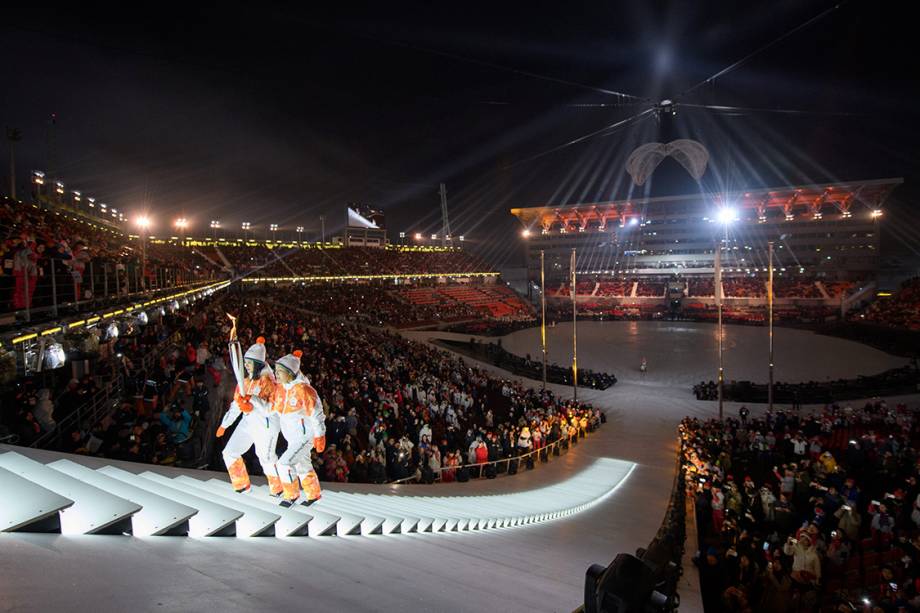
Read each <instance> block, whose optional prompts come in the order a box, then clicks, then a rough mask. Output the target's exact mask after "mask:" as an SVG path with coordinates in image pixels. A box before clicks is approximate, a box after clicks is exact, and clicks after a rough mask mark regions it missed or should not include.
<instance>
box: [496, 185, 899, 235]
mask: <svg viewBox="0 0 920 613" xmlns="http://www.w3.org/2000/svg"><path fill="white" fill-rule="evenodd" d="M901 183H903V179H900V178H895V179H876V180H871V181H851V182H846V183H825V184H821V185H802V186H788V187H769V188H765V189H757V190H745V191H742V192H733V193H725V194H687V195H682V196H662V197H658V198H645V199H633V200H617V201H608V202H597V203H589V204H574V205H566V206H537V207H527V208H516V209H511V214H512V215H514V216H516V217H517V218H518V219H520V220H521V222H522V223H523V224H524V225H525V227H527V228H539V227H542V228H544V229H549V228H551V227H552V226H553V225H554V224H556V225H560V226H561V227H562V228H570V229H574V230H576V231H577V229H578V228H586V227H587V226H588V224H589V223H592V225H596V226H598V227H600V228H605V227H608V226H610V227H612V226H613V225H625V224H626V223H627V222H628V221H629V220H630V219H632V218H649V217H666V216H668V215H669V214H671V215H673V214H685V213H690V212H699V213H700V214H701V215H703V216H706V215H709V214H711V213H712V212H713V211H714V210H717V209H718V208H720V207H723V206H730V207H732V208H734V209H737V210H739V211H743V210H752V211H755V212H756V216H757V217H759V218H762V217H764V216H766V214H767V211H769V210H773V209H781V210H782V211H783V212H784V213H785V214H786V215H791V214H793V212H795V211H799V212H801V211H806V212H808V213H811V214H818V215H820V213H821V211H822V210H825V211H830V210H837V211H838V212H839V213H841V214H843V215H844V216H849V215H850V211H851V209H856V208H857V207H859V206H862V207H863V208H867V209H869V210H877V209H880V208H881V207H882V205H883V204H884V202H885V201H886V200H887V199H888V196H889V195H890V194H891V192H892V190H894V188H895V187H897V186H898V185H900V184H901Z"/></svg>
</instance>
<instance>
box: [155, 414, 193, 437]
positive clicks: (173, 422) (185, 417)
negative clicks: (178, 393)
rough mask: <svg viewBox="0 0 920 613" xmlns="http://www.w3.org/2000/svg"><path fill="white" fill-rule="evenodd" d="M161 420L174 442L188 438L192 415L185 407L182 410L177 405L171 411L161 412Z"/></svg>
mask: <svg viewBox="0 0 920 613" xmlns="http://www.w3.org/2000/svg"><path fill="white" fill-rule="evenodd" d="M160 422H161V423H162V424H163V425H164V426H165V427H166V430H167V432H168V433H169V439H170V441H172V442H173V443H176V444H178V443H182V442H184V441H185V440H186V439H188V433H189V426H190V425H191V423H192V416H191V415H189V413H188V411H186V410H185V409H182V410H180V409H179V407H178V406H176V407H174V408H173V410H172V412H171V413H160Z"/></svg>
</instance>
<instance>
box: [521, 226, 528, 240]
mask: <svg viewBox="0 0 920 613" xmlns="http://www.w3.org/2000/svg"><path fill="white" fill-rule="evenodd" d="M521 236H523V237H524V238H530V230H528V229H527V228H524V229H523V230H521Z"/></svg>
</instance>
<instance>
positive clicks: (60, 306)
mask: <svg viewBox="0 0 920 613" xmlns="http://www.w3.org/2000/svg"><path fill="white" fill-rule="evenodd" d="M131 264H133V262H129V265H131ZM46 266H47V270H45V274H44V275H40V276H39V277H38V278H37V279H36V278H33V279H31V280H30V278H29V277H28V276H27V277H26V281H25V284H26V286H28V285H29V284H30V283H35V284H36V285H37V287H35V289H34V290H33V291H32V292H31V295H30V292H28V291H26V305H25V307H24V308H22V309H14V308H13V302H12V295H13V291H14V288H13V287H12V286H9V287H5V288H3V289H0V292H2V293H0V313H3V314H4V315H5V316H9V317H10V322H12V321H14V320H21V321H25V322H29V323H32V322H40V321H48V320H51V319H57V318H58V316H59V314H60V313H61V312H67V313H81V312H85V311H88V310H92V309H98V308H102V307H105V306H107V305H114V304H119V303H123V302H131V301H134V300H138V299H140V298H141V297H145V296H151V295H156V294H157V293H159V292H161V291H163V290H168V289H176V288H182V287H190V286H193V285H204V284H206V283H207V282H209V281H210V280H211V279H210V278H203V277H197V278H192V277H191V276H190V275H185V274H184V273H182V272H181V271H179V270H178V269H175V268H169V269H166V268H160V267H155V266H151V267H150V270H152V271H153V273H154V275H155V279H150V280H149V281H150V282H149V283H146V284H145V283H142V280H141V279H140V275H139V267H133V268H130V269H126V270H127V271H128V272H125V274H126V275H127V276H125V277H124V279H122V280H121V282H119V279H120V278H121V277H120V276H119V275H118V272H117V271H116V269H115V268H116V267H115V265H114V264H112V263H109V262H98V261H96V260H93V261H91V262H89V263H88V264H87V266H86V270H85V274H84V280H83V282H82V283H81V284H79V287H81V288H82V289H85V290H87V291H88V292H89V295H90V297H89V298H83V297H82V296H80V295H78V292H77V287H78V284H76V283H75V282H74V280H73V276H72V274H71V272H70V270H69V269H68V268H67V267H66V266H65V265H63V264H59V263H58V260H56V259H50V260H48V262H47V263H46ZM132 275H133V276H132ZM81 293H82V290H81Z"/></svg>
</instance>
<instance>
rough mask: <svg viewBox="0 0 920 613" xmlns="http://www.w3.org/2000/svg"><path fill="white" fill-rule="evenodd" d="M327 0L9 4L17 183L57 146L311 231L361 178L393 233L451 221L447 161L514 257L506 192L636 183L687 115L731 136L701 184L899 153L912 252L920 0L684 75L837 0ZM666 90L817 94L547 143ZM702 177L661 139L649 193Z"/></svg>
mask: <svg viewBox="0 0 920 613" xmlns="http://www.w3.org/2000/svg"><path fill="white" fill-rule="evenodd" d="M340 4H342V5H343V6H344V5H345V3H340ZM313 5H314V3H301V4H298V5H294V4H291V5H290V6H289V7H287V8H284V7H277V6H276V7H274V8H266V7H264V6H258V5H255V4H235V3H230V2H224V3H213V4H204V3H201V4H199V3H191V2H188V3H185V4H176V5H171V4H168V3H147V4H142V5H138V6H136V7H133V8H131V9H130V10H131V11H132V12H126V11H127V10H128V9H126V8H125V6H126V5H123V4H111V5H98V6H97V7H94V8H87V7H86V6H85V5H83V4H74V5H73V6H70V7H60V8H57V9H55V8H53V7H45V6H42V7H36V6H31V5H30V6H26V5H25V4H24V3H23V4H22V5H20V6H19V7H9V8H8V7H5V8H4V12H5V14H4V17H3V19H2V20H0V53H2V56H3V57H4V58H5V59H4V61H3V62H2V63H0V83H2V84H3V92H2V95H0V119H2V121H3V123H4V125H6V126H12V127H16V128H19V129H20V130H21V131H22V134H23V141H22V142H21V143H19V146H18V149H17V166H18V169H19V181H18V182H19V184H20V185H27V181H28V171H29V170H31V169H45V170H48V169H49V168H50V167H51V165H52V163H53V165H54V168H55V170H56V171H57V172H56V174H57V175H58V176H60V177H61V178H62V180H64V181H65V183H66V184H67V187H68V189H80V190H82V191H83V192H84V193H85V194H89V195H94V196H96V197H97V198H98V199H99V200H101V201H104V202H107V203H108V204H109V205H110V206H115V207H117V208H118V209H120V210H126V211H129V212H132V213H138V212H141V211H148V212H149V214H150V215H151V216H152V217H153V218H154V219H155V224H156V226H155V228H154V229H153V230H152V232H154V233H158V232H159V233H161V234H166V233H167V232H169V230H168V228H169V224H170V222H171V220H172V219H174V218H175V217H177V216H179V215H184V216H186V217H188V218H189V219H190V220H192V222H193V224H194V228H195V229H194V230H193V231H192V232H191V233H192V234H208V233H209V232H210V231H209V230H208V229H207V227H208V222H209V220H211V219H220V220H221V221H222V222H223V225H224V227H225V228H229V227H232V228H234V229H235V228H238V227H239V223H240V222H241V221H244V220H245V221H250V222H252V223H253V225H254V226H261V227H264V226H265V225H267V224H268V223H278V224H280V225H281V226H282V227H283V228H288V229H291V230H292V229H293V228H294V226H297V225H304V226H306V227H307V235H308V236H311V237H312V236H314V235H316V234H318V229H319V221H318V218H319V215H321V214H325V215H326V216H327V219H328V220H329V221H328V222H327V228H328V229H330V230H334V229H335V227H336V226H341V224H342V223H343V221H344V205H345V203H346V202H350V201H358V202H365V203H369V204H372V205H376V206H379V207H381V208H383V209H385V211H386V213H387V223H388V227H389V229H390V231H391V236H395V235H396V233H398V232H399V231H401V230H405V231H410V232H414V231H424V232H426V233H431V232H435V231H438V230H440V210H439V206H438V195H437V186H438V183H439V182H441V181H443V182H445V183H446V184H447V187H448V199H449V204H450V211H451V224H452V226H453V232H454V234H465V235H466V236H467V237H468V238H469V239H471V246H472V247H473V248H475V249H477V250H479V251H480V252H481V253H482V254H483V255H485V256H486V257H488V258H489V259H490V260H491V261H492V262H493V263H494V264H497V265H502V264H511V263H514V262H515V261H517V259H518V257H519V254H520V251H521V250H520V244H519V240H518V239H517V238H516V229H517V228H518V226H517V222H516V220H514V218H512V217H511V216H510V215H509V214H508V209H509V208H511V207H514V206H532V205H539V204H545V203H553V204H561V203H571V202H579V201H592V200H607V199H611V198H615V197H625V196H627V195H628V194H630V191H629V185H628V181H627V178H628V177H627V175H626V173H625V171H624V169H623V166H624V163H625V160H626V157H627V156H628V154H629V153H630V151H631V150H632V149H633V148H635V147H636V146H638V145H639V144H642V143H644V142H649V141H655V140H660V141H667V140H671V139H673V138H677V137H690V138H694V139H696V140H699V141H701V142H702V143H703V144H704V145H706V146H707V148H709V150H710V154H711V156H712V161H711V168H710V172H709V173H707V176H706V177H705V178H704V188H705V189H706V190H718V189H737V188H741V187H744V186H751V187H757V186H764V185H783V184H788V183H797V182H800V183H812V182H824V181H833V180H854V179H872V178H883V177H892V176H901V177H904V178H905V185H904V186H902V187H900V188H898V190H897V191H896V192H895V197H894V198H893V202H892V203H891V206H890V208H889V212H890V214H889V216H888V217H887V219H886V220H887V221H888V222H889V224H892V223H897V224H898V226H899V227H900V228H901V230H899V231H898V232H897V233H896V235H894V236H892V237H890V240H888V241H887V242H888V243H890V245H889V248H890V249H892V250H894V251H898V252H904V253H910V252H913V253H917V249H918V245H920V231H918V230H914V229H913V228H912V227H911V226H912V225H913V226H920V223H918V222H920V219H918V215H917V214H916V213H915V211H914V206H913V203H914V202H915V200H916V195H917V194H918V188H917V187H916V185H915V184H916V182H917V179H918V178H920V176H918V175H920V172H918V169H920V164H918V162H920V160H918V158H920V155H918V148H917V147H916V145H915V142H916V139H917V136H918V129H917V118H918V114H917V99H918V98H917V93H918V91H917V90H918V87H917V80H918V79H917V75H918V71H917V60H916V56H917V54H916V51H915V47H916V44H915V41H916V33H915V32H913V31H912V26H913V20H912V18H911V17H910V15H909V12H908V10H907V4H906V3H877V2H868V1H865V0H863V1H860V0H851V1H850V2H845V3H843V4H842V5H841V6H840V8H838V9H837V10H833V11H831V12H830V13H829V14H828V15H827V16H825V17H823V18H821V19H820V20H818V21H816V22H815V23H814V24H812V25H810V26H808V27H806V28H803V29H801V30H800V31H798V32H795V33H793V34H791V35H789V36H788V37H787V38H785V39H784V40H781V41H779V42H777V43H776V44H775V45H773V46H772V47H770V48H768V49H766V50H764V51H762V52H760V53H758V54H756V55H755V56H754V57H753V58H751V59H750V60H749V61H748V62H746V63H744V64H742V65H741V66H739V67H738V68H736V69H734V70H732V71H730V72H729V73H728V74H726V75H725V76H722V77H720V78H718V79H716V80H715V81H714V82H713V83H709V84H706V85H704V86H702V87H699V88H696V89H694V90H693V91H692V92H690V93H689V94H686V95H684V96H680V94H681V92H684V91H685V90H687V89H688V88H690V87H691V86H694V85H695V84H697V83H699V82H700V81H703V80H705V79H706V78H707V77H709V76H711V75H713V74H715V73H717V72H718V71H720V70H722V69H723V68H725V67H726V66H729V65H731V64H732V63H733V62H735V61H737V60H739V59H741V58H743V57H744V56H746V55H747V54H749V53H751V52H752V51H755V50H756V49H758V48H760V47H762V46H764V45H767V44H768V43H770V42H771V41H774V40H776V39H777V38H779V37H780V36H782V35H783V34H785V33H788V32H789V31H790V30H792V29H793V28H795V27H797V26H799V25H800V24H802V23H804V22H805V21H807V20H808V19H810V18H812V17H814V16H816V15H818V14H820V13H821V12H822V11H825V10H826V9H829V8H830V7H832V6H834V5H833V4H832V3H830V2H826V1H822V2H817V1H810V0H809V1H803V0H795V1H789V0H771V1H767V2H727V3H713V2H707V3H694V2H672V3H661V2H645V1H641V2H628V3H627V2H604V3H602V2H586V3H574V2H565V3H545V4H542V3H534V2H529V3H523V2H521V3H498V2H492V3H488V4H485V3H484V4H477V3H469V2H465V3H450V4H449V5H448V4H447V3H419V4H408V3H399V4H398V5H397V3H385V2H378V3H374V4H368V5H367V7H366V8H364V9H360V8H359V7H360V6H361V5H359V4H357V3H347V5H348V7H349V8H350V9H351V10H348V11H346V10H344V9H330V8H319V7H318V6H313ZM697 5H700V6H704V5H705V6H704V8H703V9H700V8H699V7H697ZM528 73H529V74H528ZM605 90H606V91H605ZM610 91H615V92H622V93H625V94H629V95H630V96H634V97H627V96H618V95H615V94H612V93H609V92H610ZM662 98H675V99H676V100H677V101H678V102H680V103H685V104H703V105H731V106H736V107H744V108H757V109H763V108H771V109H779V108H782V109H797V110H808V111H814V113H809V114H779V113H765V112H755V111H733V112H722V111H713V110H704V109H698V108H693V107H690V106H683V107H679V111H678V115H677V116H676V117H674V118H670V119H666V120H665V121H663V122H661V123H660V124H659V123H658V122H656V120H655V119H654V117H653V116H652V115H647V116H645V117H643V118H641V119H639V120H637V121H636V122H635V123H633V124H630V125H629V126H627V127H626V128H624V129H621V130H617V131H615V132H613V133H611V134H607V135H600V136H598V137H596V138H593V139H590V140H587V141H584V142H582V143H578V144H576V145H573V146H570V147H566V148H563V149H560V150H558V151H555V152H552V153H548V154H546V155H542V156H539V154H541V153H544V152H546V151H548V150H551V149H553V148H555V147H557V146H558V145H560V144H562V143H565V142H568V141H570V140H572V139H575V138H577V137H580V136H582V135H585V134H587V133H591V132H594V131H597V130H599V129H600V128H602V127H604V126H606V125H610V124H613V123H615V122H617V121H619V120H622V119H624V118H628V117H630V116H632V115H634V114H635V113H637V112H640V111H642V110H644V109H647V108H649V106H650V105H651V103H652V102H654V101H658V100H661V99H662ZM52 113H55V114H56V115H57V123H56V126H55V129H54V143H55V144H54V147H53V159H52V153H51V150H52V148H50V147H49V139H48V124H49V120H48V118H49V117H50V116H51V114H52ZM534 156H539V157H534ZM3 157H4V163H3V168H4V172H3V173H2V174H3V175H4V176H6V174H7V173H6V168H7V163H8V162H7V161H6V159H7V158H6V155H4V156H3ZM698 189H699V187H698V186H696V185H695V184H694V183H693V181H692V180H691V179H690V178H689V177H687V176H686V174H685V173H684V172H683V171H682V170H681V169H680V168H679V167H678V166H677V165H676V163H673V162H671V161H666V162H665V163H664V164H663V165H662V167H661V168H660V169H659V172H658V173H656V175H655V176H654V181H653V184H652V186H651V192H650V193H651V195H662V194H666V193H675V192H694V191H697V190H698ZM4 191H5V190H4ZM633 193H644V192H633ZM260 232H261V230H257V234H259V233H260ZM311 233H312V234H311ZM509 238H510V239H511V240H509ZM886 238H889V237H886Z"/></svg>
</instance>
